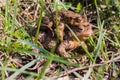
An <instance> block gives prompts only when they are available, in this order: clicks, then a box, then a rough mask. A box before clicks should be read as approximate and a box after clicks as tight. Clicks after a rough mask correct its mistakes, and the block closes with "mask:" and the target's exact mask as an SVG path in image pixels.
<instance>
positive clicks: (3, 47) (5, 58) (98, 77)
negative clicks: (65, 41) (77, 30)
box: [0, 0, 120, 80]
mask: <svg viewBox="0 0 120 80" xmlns="http://www.w3.org/2000/svg"><path fill="white" fill-rule="evenodd" d="M5 1H6V5H2V6H0V80H6V79H7V80H12V79H16V80H17V79H19V78H20V77H21V78H24V79H23V80H28V79H31V80H40V79H45V80H47V79H50V80H54V79H55V78H59V77H60V78H61V79H63V78H64V77H66V76H68V78H73V79H74V78H79V79H80V80H87V79H93V80H102V79H105V77H108V78H107V79H109V80H117V79H119V75H120V71H119V70H120V67H119V66H120V62H119V60H120V57H119V56H120V52H119V51H120V36H119V34H120V22H119V21H120V2H119V0H113V1H111V0H106V1H104V0H101V1H97V0H93V1H91V2H89V1H86V3H88V4H89V5H88V4H86V5H82V3H83V1H81V3H77V2H75V1H74V0H73V2H72V1H68V2H67V1H64V2H63V3H62V2H60V1H53V2H52V3H51V6H53V9H52V10H53V11H56V18H57V17H58V14H57V11H58V10H61V9H62V10H63V9H66V10H67V9H72V10H73V11H75V12H77V13H79V12H80V11H81V12H83V14H86V15H87V16H88V18H92V19H93V21H92V19H91V23H92V24H94V25H96V26H97V30H94V35H93V36H92V37H90V38H89V39H88V40H87V41H86V44H87V45H88V49H86V48H84V46H82V48H83V50H84V52H85V54H87V55H85V54H83V55H85V56H86V57H87V59H86V60H85V61H84V62H83V63H81V64H79V63H70V62H69V61H67V59H66V58H64V57H61V56H59V55H58V54H56V52H54V50H53V51H49V50H46V49H44V48H43V47H41V46H40V45H39V42H38V37H39V29H40V25H41V20H42V16H43V15H45V14H46V13H47V8H48V6H45V4H46V3H47V2H44V0H40V1H38V2H35V1H34V0H31V1H27V2H24V1H23V2H18V1H17V0H12V1H9V0H5ZM0 4H1V3H0ZM49 5H50V4H49ZM86 6H90V7H86ZM37 8H39V9H40V11H39V9H37ZM90 12H96V13H95V14H90V15H89V13H90ZM94 17H97V18H95V20H94ZM56 25H58V22H56ZM35 27H37V32H35V40H34V41H33V39H32V36H30V35H29V34H28V33H27V32H28V31H29V30H31V29H33V28H35ZM57 29H58V28H57ZM68 29H69V30H70V31H71V32H72V34H73V36H74V37H75V38H76V39H77V40H78V42H79V43H80V45H81V42H80V40H79V39H78V38H77V36H76V35H75V34H74V33H73V31H72V30H71V29H70V27H68ZM57 32H58V31H57V30H56V33H57ZM58 40H59V39H58ZM33 49H34V50H36V51H37V52H34V51H33ZM38 51H40V52H38ZM70 53H72V54H74V53H75V54H76V53H77V55H78V54H79V56H78V57H76V56H72V57H71V58H76V59H82V57H83V55H81V54H80V53H81V52H78V51H77V49H76V50H74V51H71V52H70ZM40 60H43V63H42V61H40ZM82 61H83V60H82ZM51 66H52V67H51ZM53 67H54V68H53ZM66 80H67V79H66Z"/></svg>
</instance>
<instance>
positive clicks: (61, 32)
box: [56, 23, 65, 42]
mask: <svg viewBox="0 0 120 80" xmlns="http://www.w3.org/2000/svg"><path fill="white" fill-rule="evenodd" d="M64 28H65V27H64V23H59V25H58V37H59V40H60V42H63V36H64ZM56 30H57V29H56Z"/></svg>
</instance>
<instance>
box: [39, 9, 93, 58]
mask: <svg viewBox="0 0 120 80" xmlns="http://www.w3.org/2000/svg"><path fill="white" fill-rule="evenodd" d="M56 23H58V25H57V26H58V36H59V40H60V42H59V43H57V42H56ZM66 25H68V26H69V27H70V28H71V30H72V31H73V32H74V33H75V34H76V36H77V37H78V38H79V40H80V41H81V44H82V45H83V46H85V47H86V45H85V43H84V41H85V40H86V39H88V38H89V37H90V36H91V35H92V34H93V32H92V24H90V23H89V22H88V21H87V18H86V17H84V16H81V15H79V14H77V13H74V12H72V11H68V10H62V11H58V15H57V16H56V13H55V12H54V13H52V14H50V15H49V16H45V17H43V19H42V23H41V30H40V35H39V41H40V43H41V44H42V45H43V47H44V48H46V49H51V48H54V47H56V52H58V53H59V54H60V55H61V56H64V57H70V56H69V55H68V53H67V51H68V50H73V49H75V48H76V47H78V46H79V43H78V41H77V40H76V39H75V37H74V36H73V34H72V33H71V31H70V30H69V29H68V28H67V27H66Z"/></svg>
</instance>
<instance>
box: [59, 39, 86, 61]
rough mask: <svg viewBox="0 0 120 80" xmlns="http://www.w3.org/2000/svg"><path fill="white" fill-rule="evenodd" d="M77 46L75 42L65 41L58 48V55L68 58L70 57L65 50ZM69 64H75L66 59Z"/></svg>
mask: <svg viewBox="0 0 120 80" xmlns="http://www.w3.org/2000/svg"><path fill="white" fill-rule="evenodd" d="M81 44H82V45H85V43H84V42H81ZM78 46H79V43H78V42H77V41H76V40H75V41H72V40H65V41H63V42H62V43H61V44H60V45H59V47H58V53H59V54H60V55H61V56H63V57H70V55H69V54H68V53H67V50H71V49H75V48H76V47H78ZM68 60H69V61H70V62H76V61H75V60H73V59H68Z"/></svg>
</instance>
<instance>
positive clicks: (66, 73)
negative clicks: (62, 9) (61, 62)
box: [53, 53, 120, 78]
mask: <svg viewBox="0 0 120 80" xmlns="http://www.w3.org/2000/svg"><path fill="white" fill-rule="evenodd" d="M119 54H120V53H119ZM119 59H120V55H119V56H117V57H115V58H113V59H111V60H108V61H105V62H103V63H101V64H93V65H90V66H84V67H77V68H74V69H70V70H68V72H66V71H63V72H61V73H60V75H59V76H54V77H53V78H57V77H63V76H66V75H68V74H71V73H73V72H76V71H79V70H83V69H87V68H92V67H97V66H101V65H106V64H108V63H111V62H118V60H119Z"/></svg>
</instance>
